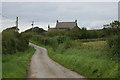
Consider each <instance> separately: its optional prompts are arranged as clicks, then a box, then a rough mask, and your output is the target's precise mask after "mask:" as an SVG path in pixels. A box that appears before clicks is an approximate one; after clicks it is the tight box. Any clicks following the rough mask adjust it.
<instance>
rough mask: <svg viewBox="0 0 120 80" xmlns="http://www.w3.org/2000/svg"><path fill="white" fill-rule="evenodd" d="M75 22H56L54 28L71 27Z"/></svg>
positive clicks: (74, 25)
mask: <svg viewBox="0 0 120 80" xmlns="http://www.w3.org/2000/svg"><path fill="white" fill-rule="evenodd" d="M76 25H77V23H76V22H57V24H56V28H58V29H72V28H74V27H76Z"/></svg>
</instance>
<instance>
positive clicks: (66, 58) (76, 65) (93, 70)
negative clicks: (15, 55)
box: [32, 41, 118, 78]
mask: <svg viewBox="0 0 120 80" xmlns="http://www.w3.org/2000/svg"><path fill="white" fill-rule="evenodd" d="M32 42H33V43H35V44H37V45H39V46H43V45H41V44H40V43H38V42H35V41H32ZM73 43H74V45H72V47H70V48H66V47H65V46H66V45H65V44H64V43H63V44H60V45H59V46H58V47H56V49H53V48H51V47H50V46H44V47H46V48H47V49H48V55H49V57H50V58H52V59H53V60H55V61H56V62H58V63H60V64H62V65H63V66H65V67H67V68H70V69H71V70H73V71H76V72H78V73H80V74H82V75H84V76H86V77H89V78H117V77H118V63H117V60H113V59H112V58H111V57H110V56H111V55H110V53H108V51H106V47H107V43H106V42H105V41H95V42H84V43H83V42H82V43H80V44H79V43H78V42H73ZM76 43H77V44H76Z"/></svg>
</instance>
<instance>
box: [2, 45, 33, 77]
mask: <svg viewBox="0 0 120 80" xmlns="http://www.w3.org/2000/svg"><path fill="white" fill-rule="evenodd" d="M33 53H34V48H32V47H29V49H27V50H26V51H24V52H17V53H15V54H12V55H10V54H6V55H5V54H3V55H2V77H3V78H25V77H26V73H27V68H28V64H29V61H30V57H31V56H32V55H33Z"/></svg>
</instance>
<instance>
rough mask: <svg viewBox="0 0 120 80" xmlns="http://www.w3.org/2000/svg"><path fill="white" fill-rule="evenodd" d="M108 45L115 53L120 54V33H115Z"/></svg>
mask: <svg viewBox="0 0 120 80" xmlns="http://www.w3.org/2000/svg"><path fill="white" fill-rule="evenodd" d="M108 45H109V47H110V49H111V50H112V53H114V54H117V55H118V54H120V34H119V35H113V36H111V37H110V38H109V39H108Z"/></svg>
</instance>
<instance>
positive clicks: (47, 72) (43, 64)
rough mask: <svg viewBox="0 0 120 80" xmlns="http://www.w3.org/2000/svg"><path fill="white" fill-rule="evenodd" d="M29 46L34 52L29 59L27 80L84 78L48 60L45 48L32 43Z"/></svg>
mask: <svg viewBox="0 0 120 80" xmlns="http://www.w3.org/2000/svg"><path fill="white" fill-rule="evenodd" d="M30 46H33V47H34V48H35V49H36V51H35V53H34V55H33V56H32V58H31V62H30V66H29V70H28V75H27V78H84V77H83V76H82V75H80V74H78V73H76V72H73V71H71V70H69V69H67V68H65V67H63V66H61V65H60V64H58V63H56V62H54V61H53V60H52V59H50V58H49V57H48V55H47V50H46V49H45V48H43V47H39V46H37V45H35V44H32V43H30Z"/></svg>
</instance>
